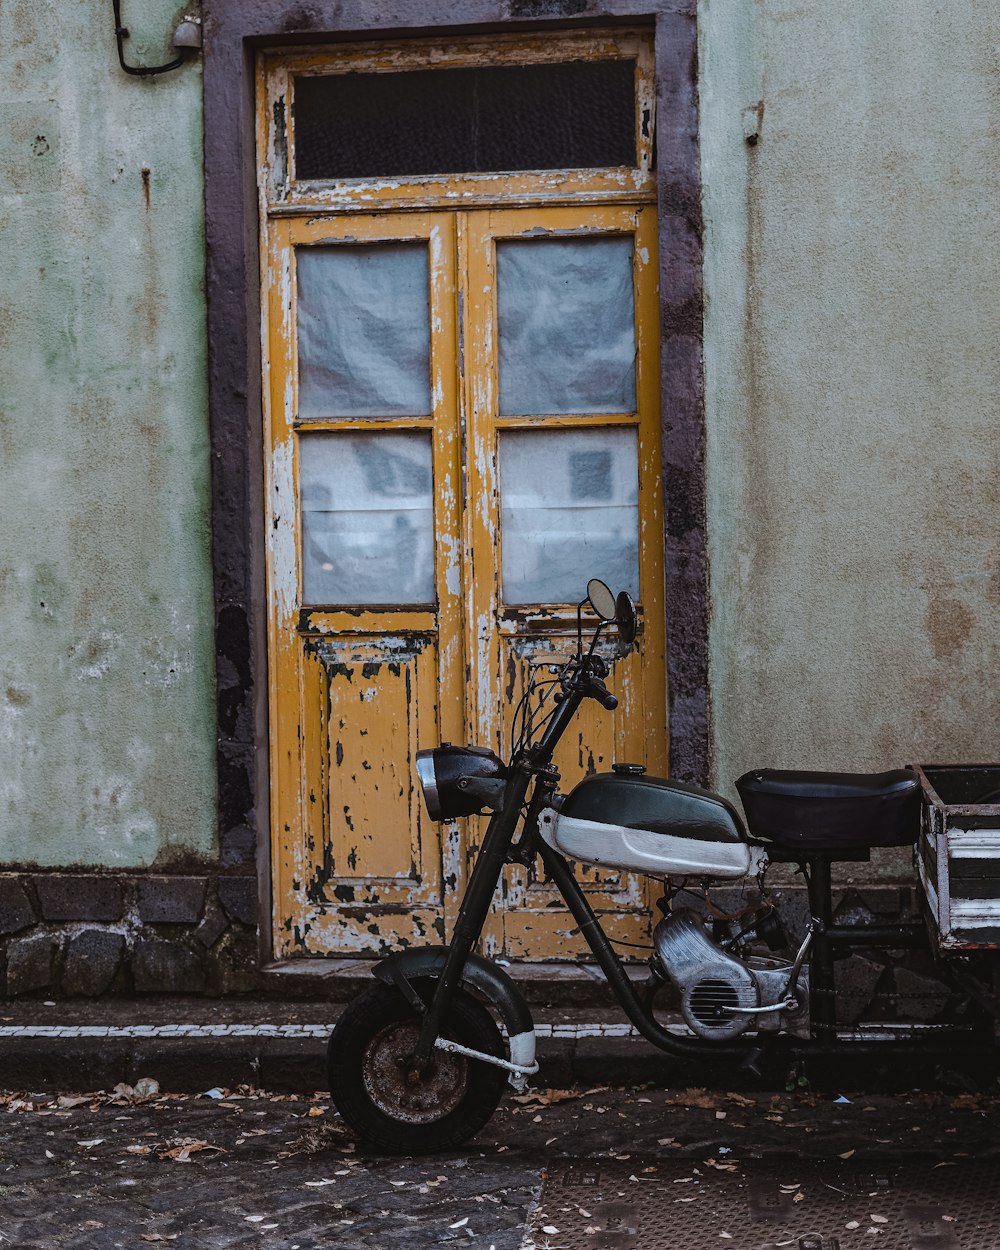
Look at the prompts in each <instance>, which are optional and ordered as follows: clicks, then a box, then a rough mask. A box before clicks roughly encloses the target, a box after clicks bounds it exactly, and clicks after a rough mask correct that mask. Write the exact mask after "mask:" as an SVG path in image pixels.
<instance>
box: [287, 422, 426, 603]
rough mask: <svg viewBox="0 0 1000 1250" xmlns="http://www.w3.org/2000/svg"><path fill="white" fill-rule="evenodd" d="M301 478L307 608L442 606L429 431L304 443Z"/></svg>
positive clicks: (312, 438) (312, 437) (313, 438)
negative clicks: (437, 590) (437, 579)
mask: <svg viewBox="0 0 1000 1250" xmlns="http://www.w3.org/2000/svg"><path fill="white" fill-rule="evenodd" d="M299 480H300V498H301V506H302V594H303V600H304V602H306V603H310V604H327V605H337V604H373V605H378V604H397V603H398V604H415V603H421V604H423V603H433V602H434V512H433V499H432V475H431V436H430V434H429V433H427V434H425V433H423V432H422V431H421V432H407V433H403V432H399V433H397V432H395V431H394V432H389V431H387V430H385V431H383V430H379V431H378V432H372V433H370V434H369V433H337V434H326V433H324V434H319V433H316V434H306V435H303V437H302V438H301V440H300V442H299Z"/></svg>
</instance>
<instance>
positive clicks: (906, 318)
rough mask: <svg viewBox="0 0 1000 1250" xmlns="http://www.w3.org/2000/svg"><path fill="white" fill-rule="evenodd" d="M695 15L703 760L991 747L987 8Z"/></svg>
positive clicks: (994, 256)
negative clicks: (701, 316)
mask: <svg viewBox="0 0 1000 1250" xmlns="http://www.w3.org/2000/svg"><path fill="white" fill-rule="evenodd" d="M700 15H701V31H700V51H701V69H702V80H701V108H702V118H701V124H702V141H703V171H704V183H705V211H706V231H707V237H706V257H707V263H706V290H707V312H706V345H705V357H706V390H707V426H708V487H709V496H708V498H709V504H708V514H709V528H710V556H711V597H712V605H713V619H712V625H711V644H710V649H711V674H712V676H711V684H712V697H713V747H714V754H715V773H716V779H717V780H718V781H719V783H720V784H724V785H726V786H727V788H728V787H729V785H730V783H731V781H732V779H733V778H735V777H736V776H737V775H739V773H741V772H742V771H744V770H745V769H747V768H750V767H756V766H764V767H767V766H770V767H826V768H842V769H864V770H867V769H881V768H884V767H892V766H898V765H902V764H905V763H907V762H909V761H919V762H928V761H937V762H952V761H954V762H957V761H981V760H997V759H998V758H1000V729H998V726H1000V685H998V683H997V681H996V668H997V661H998V658H1000V649H998V639H1000V629H998V608H1000V524H998V520H997V518H998V515H1000V437H998V395H1000V352H998V350H997V345H998V342H1000V298H998V291H1000V248H998V240H1000V77H998V49H1000V12H998V10H997V9H996V6H991V5H972V6H969V5H965V6H962V7H961V11H960V12H959V11H958V10H956V9H955V8H954V7H953V6H949V5H939V4H936V3H931V2H930V0H883V2H882V3H879V4H875V5H873V4H870V3H866V0H848V2H846V3H842V4H837V5H802V4H799V3H797V2H793V0H766V3H764V2H763V0H758V3H756V4H753V3H739V4H736V3H733V2H732V0H702V3H701V6H700ZM758 100H762V101H763V124H762V130H761V137H760V141H759V143H758V144H757V145H756V146H755V147H750V146H748V145H747V144H746V142H745V139H744V134H743V118H742V111H743V110H744V109H745V108H747V107H752V106H754V105H755V104H756V103H757V101H758Z"/></svg>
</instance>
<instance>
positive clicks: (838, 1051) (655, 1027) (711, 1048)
mask: <svg viewBox="0 0 1000 1250" xmlns="http://www.w3.org/2000/svg"><path fill="white" fill-rule="evenodd" d="M585 697H587V694H586V693H583V692H581V691H579V690H574V691H572V692H570V693H568V694H567V695H566V697H565V700H564V702H563V703H562V704H561V705H560V707H559V708H558V709H557V711H556V714H555V715H554V717H553V719H552V721H551V722H550V724H549V726H548V727H547V729H546V732H545V734H544V735H543V738H542V740H541V742H540V743H539V744H538V745H537V747H535V748H532V750H531V751H530V752H528V753H526V754H525V756H524V757H522V758H521V759H519V760H515V761H514V764H513V765H512V768H511V779H510V782H509V784H508V789H507V795H506V800H505V803H504V807H503V809H502V810H501V811H499V812H497V813H495V814H494V816H493V817H492V818H491V820H490V823H489V826H488V828H487V830H486V834H485V837H484V839H483V845H482V849H481V850H480V853H479V855H478V857H477V860H476V863H475V866H474V868H473V871H472V876H471V878H470V881H469V886H468V889H467V890H466V892H465V896H464V898H463V900H462V905H461V909H460V911H459V915H458V920H457V922H456V925H455V932H454V935H453V937H452V941H451V943H450V944H449V946H448V948H447V951H448V954H447V958H446V961H445V964H444V968H443V971H442V973H441V977H440V980H439V982H438V985H437V988H436V991H435V994H434V998H433V999H432V1001H431V1004H430V1007H429V1009H428V1010H427V1012H426V1014H425V1016H424V1019H423V1024H422V1029H421V1035H420V1040H419V1043H418V1046H417V1050H416V1052H415V1056H414V1059H415V1062H416V1063H418V1064H423V1063H426V1062H427V1060H428V1058H429V1056H430V1054H431V1051H432V1049H433V1046H434V1042H435V1039H436V1038H437V1036H438V1032H439V1029H440V1026H441V1022H442V1020H443V1019H444V1018H445V1016H446V1013H447V1010H448V1006H449V1004H450V1002H451V999H452V996H453V994H454V991H455V989H456V988H457V986H458V985H459V984H460V983H461V981H462V977H463V969H464V967H465V963H466V960H467V959H468V958H469V956H470V954H471V952H472V948H473V946H474V945H475V943H476V941H477V940H478V938H479V935H480V933H481V932H482V928H483V925H484V924H485V922H486V918H487V916H488V914H489V910H490V905H491V903H492V900H493V895H494V892H495V890H496V886H497V883H498V881H499V879H500V875H501V873H502V872H503V869H504V866H505V864H507V863H510V862H512V861H517V862H521V863H525V862H530V859H531V857H533V856H534V855H536V854H537V855H539V856H540V857H541V860H542V863H543V864H544V866H545V871H546V874H547V875H548V877H549V878H550V879H551V880H552V881H553V882H554V884H555V886H556V888H557V889H558V890H559V893H560V894H561V895H562V898H563V900H564V901H565V903H566V905H567V906H568V907H569V909H570V911H571V913H572V915H573V918H574V920H575V921H576V924H577V928H578V929H579V931H580V933H581V934H582V935H583V937H584V938H585V939H586V942H587V945H588V946H589V947H590V950H591V952H592V953H593V955H594V958H595V959H596V961H597V963H598V965H599V966H600V968H601V970H602V971H603V973H604V975H605V977H606V978H607V980H608V984H609V985H610V986H611V989H612V991H613V992H614V995H615V997H616V998H617V1000H618V1002H619V1003H620V1005H621V1007H622V1009H623V1010H624V1012H625V1014H626V1016H627V1017H628V1019H629V1020H630V1021H631V1023H632V1024H633V1025H634V1026H635V1028H636V1029H637V1030H638V1032H639V1033H640V1035H641V1036H642V1037H644V1038H645V1039H646V1041H648V1042H650V1043H652V1045H654V1046H656V1047H658V1048H659V1049H660V1050H663V1051H665V1052H667V1053H668V1054H672V1055H674V1056H676V1057H678V1058H688V1059H690V1058H694V1057H696V1056H697V1057H699V1058H702V1059H705V1058H713V1057H714V1058H717V1059H727V1060H737V1061H739V1062H741V1063H742V1064H744V1065H745V1066H746V1067H748V1068H749V1069H751V1070H754V1071H757V1070H759V1068H760V1065H761V1063H762V1062H763V1061H764V1060H765V1059H769V1060H770V1059H781V1060H784V1061H786V1062H788V1061H798V1060H803V1059H807V1058H810V1057H812V1058H822V1057H825V1058H830V1057H834V1056H846V1055H853V1056H855V1057H857V1058H866V1057H870V1058H875V1057H876V1056H879V1057H884V1056H885V1054H886V1053H887V1052H889V1051H891V1053H892V1054H894V1055H896V1056H898V1057H899V1058H901V1059H902V1058H930V1057H933V1056H936V1055H945V1054H948V1055H954V1054H955V1052H956V1048H957V1044H956V1039H960V1043H961V1051H962V1054H963V1055H964V1056H966V1057H972V1056H980V1055H981V1056H983V1057H985V1056H986V1055H988V1054H991V1053H994V1052H995V1047H994V1045H993V1043H992V1039H989V1040H980V1038H979V1037H978V1036H976V1035H975V1034H974V1033H973V1034H971V1035H970V1032H969V1031H968V1030H966V1029H956V1030H954V1031H951V1030H942V1032H940V1033H938V1032H935V1033H933V1034H931V1035H928V1036H918V1037H916V1038H899V1037H886V1038H876V1039H864V1040H859V1039H856V1038H838V1037H837V1028H838V1025H837V1015H836V995H835V983H834V963H835V960H836V958H837V956H838V955H839V954H842V953H844V954H846V953H848V952H850V951H851V950H854V949H856V948H858V947H865V948H875V949H885V950H899V949H914V948H916V949H920V948H926V949H930V943H929V935H928V933H927V930H926V927H925V925H924V924H923V922H922V921H905V922H900V923H898V924H878V925H871V924H858V925H840V924H835V923H834V921H833V892H832V882H831V864H832V863H833V862H835V861H838V860H845V859H846V860H867V859H868V858H869V854H868V852H867V850H864V851H861V852H858V853H856V854H837V853H835V852H825V851H813V852H810V853H808V854H803V855H797V854H791V853H788V852H784V853H783V852H781V851H780V850H774V849H773V848H769V853H770V854H771V855H772V858H774V859H776V860H784V861H785V862H791V863H797V864H798V865H799V866H800V868H801V869H802V870H803V872H804V874H805V877H806V881H807V886H808V896H809V909H810V914H811V932H812V946H811V950H810V959H809V1020H810V1034H811V1036H810V1038H809V1039H808V1040H803V1039H799V1038H796V1037H793V1036H790V1035H788V1034H767V1035H764V1036H761V1035H759V1034H753V1035H752V1036H750V1037H746V1038H740V1039H738V1040H733V1041H729V1042H713V1041H707V1040H704V1039H699V1038H687V1037H681V1036H678V1035H677V1034H676V1033H672V1032H670V1031H669V1030H668V1029H665V1028H664V1027H663V1026H662V1025H660V1024H659V1023H658V1022H657V1021H656V1019H655V1018H654V1017H653V1015H652V1012H651V1010H650V1006H649V1002H650V1001H651V998H648V999H647V1000H646V1001H643V998H642V997H641V996H640V994H639V993H638V992H637V990H636V987H635V986H634V985H633V983H632V981H631V979H630V978H629V976H628V974H627V973H626V971H625V968H624V966H623V964H622V962H621V959H620V958H619V956H618V953H617V952H616V951H615V949H614V948H613V946H612V945H611V942H610V941H609V939H608V937H607V936H606V934H605V933H604V930H603V929H602V928H601V925H600V921H599V920H598V918H597V916H596V915H595V913H594V911H593V909H592V908H591V906H590V903H589V901H588V900H587V897H586V895H585V894H584V892H583V890H582V889H581V887H580V885H579V883H578V882H577V880H576V877H575V875H574V873H573V870H572V867H571V866H570V863H569V861H568V860H567V859H565V858H564V857H563V856H562V855H560V854H559V852H558V851H556V850H554V849H553V848H552V847H550V846H549V845H548V844H547V843H545V842H544V841H543V840H542V838H541V836H540V833H539V830H538V816H539V813H540V812H541V810H542V809H543V808H544V807H546V806H548V805H549V803H550V802H551V799H552V796H553V795H554V793H555V788H556V785H557V783H558V779H559V777H558V773H557V772H556V770H555V769H554V768H552V767H551V766H549V765H548V764H547V760H548V758H549V757H550V755H551V748H552V746H553V745H554V743H555V742H556V741H557V740H558V738H559V736H560V735H561V734H562V732H563V730H564V729H565V727H566V725H567V724H568V723H569V721H570V719H571V718H572V716H573V715H574V713H575V712H576V710H577V708H578V707H579V705H580V703H581V702H582V701H583V699H584V698H585ZM532 757H534V758H532ZM532 777H534V778H535V789H534V792H533V794H532V798H531V801H530V803H529V806H528V811H527V815H526V818H525V822H524V830H523V834H522V837H521V839H520V841H519V842H518V843H517V844H516V845H515V844H514V832H515V828H516V825H517V820H518V815H519V813H520V811H521V808H522V806H523V804H524V800H525V797H526V795H527V791H528V787H529V785H530V784H531V780H532Z"/></svg>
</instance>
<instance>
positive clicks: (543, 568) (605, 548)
mask: <svg viewBox="0 0 1000 1250" xmlns="http://www.w3.org/2000/svg"><path fill="white" fill-rule="evenodd" d="M638 483H639V467H638V457H637V442H636V432H635V430H632V429H621V430H517V431H514V430H511V431H508V432H505V433H501V435H500V497H501V504H502V521H501V524H502V526H503V533H502V547H503V597H504V601H505V602H506V603H509V604H522V603H578V602H579V601H580V600H581V599H582V598H583V597H584V595H585V594H586V591H587V581H588V579H589V578H591V577H599V578H601V579H602V580H603V581H605V582H607V583H608V585H609V586H611V587H612V588H613V589H614V590H615V591H619V590H627V591H628V592H629V593H630V594H631V595H633V596H634V597H635V598H638V597H639V494H638Z"/></svg>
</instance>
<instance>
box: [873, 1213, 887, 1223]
mask: <svg viewBox="0 0 1000 1250" xmlns="http://www.w3.org/2000/svg"><path fill="white" fill-rule="evenodd" d="M868 1218H869V1219H870V1220H871V1222H872V1223H873V1224H888V1223H889V1217H888V1216H887V1215H869V1216H868Z"/></svg>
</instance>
